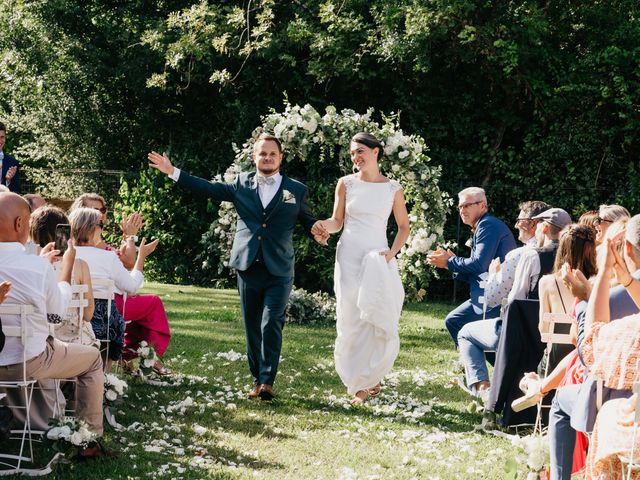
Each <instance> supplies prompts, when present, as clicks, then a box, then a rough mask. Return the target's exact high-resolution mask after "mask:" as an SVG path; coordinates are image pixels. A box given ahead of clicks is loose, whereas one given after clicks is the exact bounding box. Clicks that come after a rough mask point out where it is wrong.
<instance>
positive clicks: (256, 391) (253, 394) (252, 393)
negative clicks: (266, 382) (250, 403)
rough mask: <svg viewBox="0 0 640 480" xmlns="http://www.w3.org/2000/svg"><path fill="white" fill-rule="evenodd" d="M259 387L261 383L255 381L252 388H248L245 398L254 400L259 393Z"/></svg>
mask: <svg viewBox="0 0 640 480" xmlns="http://www.w3.org/2000/svg"><path fill="white" fill-rule="evenodd" d="M260 387H262V385H260V384H259V383H256V384H255V385H254V386H253V388H252V389H251V390H249V393H247V398H248V399H249V400H255V399H256V398H258V396H259V395H260Z"/></svg>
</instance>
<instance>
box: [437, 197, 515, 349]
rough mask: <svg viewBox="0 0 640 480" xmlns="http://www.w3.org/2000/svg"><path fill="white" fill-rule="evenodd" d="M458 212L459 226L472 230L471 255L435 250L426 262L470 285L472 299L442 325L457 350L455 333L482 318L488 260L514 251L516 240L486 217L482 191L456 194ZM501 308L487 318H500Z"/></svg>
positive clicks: (486, 208)
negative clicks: (458, 254)
mask: <svg viewBox="0 0 640 480" xmlns="http://www.w3.org/2000/svg"><path fill="white" fill-rule="evenodd" d="M458 198H459V200H460V201H459V203H458V210H459V211H460V218H461V219H462V223H464V224H465V225H469V226H470V227H471V228H472V230H473V237H472V239H471V256H470V257H469V258H463V257H458V256H457V255H454V253H453V252H451V251H445V250H436V251H435V252H433V253H432V254H430V255H429V256H428V257H427V262H428V263H429V264H430V265H433V266H435V267H438V268H445V269H448V270H449V271H450V272H452V273H453V278H455V279H456V280H462V281H465V282H468V283H469V286H470V290H471V298H470V299H469V300H467V301H466V302H464V303H463V304H462V305H459V306H458V307H457V308H455V309H454V310H453V311H451V312H450V313H449V315H447V317H446V318H445V326H446V327H447V330H449V334H450V335H451V338H453V341H454V343H455V344H456V347H457V346H458V332H459V331H460V329H461V328H462V327H463V326H465V325H466V324H467V323H469V322H474V321H476V320H482V318H483V310H484V306H483V301H484V299H483V294H484V280H485V279H486V276H487V272H488V271H489V264H490V263H491V261H492V260H493V259H494V258H496V257H499V258H500V262H504V257H505V255H506V254H507V253H509V252H510V251H511V250H513V249H514V248H516V240H515V238H513V234H512V233H511V230H509V227H507V226H506V225H505V224H504V222H502V221H500V220H498V219H497V218H496V217H494V216H493V215H491V214H489V213H488V211H489V208H488V205H487V197H486V194H485V192H484V190H483V189H482V188H479V187H469V188H465V189H464V190H462V191H461V192H460V193H458ZM499 312H500V305H498V306H496V307H494V308H491V309H489V310H487V312H486V313H485V315H486V318H493V317H497V316H499Z"/></svg>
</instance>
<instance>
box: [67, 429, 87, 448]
mask: <svg viewBox="0 0 640 480" xmlns="http://www.w3.org/2000/svg"><path fill="white" fill-rule="evenodd" d="M69 441H70V442H71V443H73V444H74V445H82V444H83V442H84V438H82V434H81V433H80V432H74V433H73V435H71V438H70V439H69Z"/></svg>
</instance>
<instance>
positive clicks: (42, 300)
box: [0, 193, 106, 456]
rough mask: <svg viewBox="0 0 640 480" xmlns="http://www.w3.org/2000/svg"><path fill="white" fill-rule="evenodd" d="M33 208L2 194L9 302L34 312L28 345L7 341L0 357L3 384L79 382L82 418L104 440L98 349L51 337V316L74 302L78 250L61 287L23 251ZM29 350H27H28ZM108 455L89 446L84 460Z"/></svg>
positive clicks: (67, 259)
mask: <svg viewBox="0 0 640 480" xmlns="http://www.w3.org/2000/svg"><path fill="white" fill-rule="evenodd" d="M29 216H30V210H29V204H28V203H27V201H26V200H25V199H23V198H22V197H20V196H19V195H16V194H14V193H0V264H1V265H2V272H1V273H0V276H2V279H3V280H4V281H9V282H11V285H12V287H11V290H10V292H9V296H8V298H7V302H8V303H21V304H30V305H33V306H34V307H35V312H34V313H33V314H31V315H29V316H28V317H27V322H28V323H29V325H28V327H29V329H30V331H31V337H30V339H29V343H28V344H27V345H26V346H25V347H23V345H22V342H21V339H20V338H17V337H8V338H6V340H5V346H4V349H3V350H2V351H1V352H0V366H2V368H0V380H9V381H13V380H19V379H22V377H23V363H22V362H23V358H25V357H26V358H27V359H29V361H28V362H27V363H26V375H27V377H29V378H33V379H35V380H43V379H49V378H71V377H78V382H77V384H76V399H77V412H78V416H79V417H80V418H82V419H83V420H84V421H86V422H87V425H88V428H89V430H91V431H92V432H94V433H96V434H98V435H102V415H103V413H102V397H103V388H104V377H103V373H102V361H101V359H100V354H99V352H98V351H97V350H96V349H95V348H91V347H86V346H84V345H76V344H66V343H63V342H60V341H59V340H57V339H54V338H52V337H51V336H49V325H48V323H47V314H57V315H64V313H65V311H66V309H67V305H68V304H69V300H70V298H71V287H70V285H69V282H70V280H71V271H72V269H73V263H74V260H75V249H74V248H73V244H72V243H71V242H70V244H69V248H68V249H67V251H66V252H65V254H64V255H63V257H62V265H61V268H60V275H59V280H60V281H59V282H58V279H56V275H55V273H54V271H53V268H52V267H51V265H50V264H49V263H48V262H47V261H46V260H44V259H43V258H40V257H38V256H35V255H28V254H27V253H25V251H24V247H23V245H24V243H25V242H26V241H27V238H28V235H29ZM2 322H3V325H12V326H19V325H20V316H17V315H5V316H3V318H2ZM25 349H26V351H24V350H25ZM105 453H106V452H105V451H104V449H102V448H101V447H100V446H99V445H90V447H88V448H87V449H86V450H85V451H84V452H83V453H82V455H83V456H100V455H104V454H105Z"/></svg>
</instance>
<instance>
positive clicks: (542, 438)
mask: <svg viewBox="0 0 640 480" xmlns="http://www.w3.org/2000/svg"><path fill="white" fill-rule="evenodd" d="M511 443H512V444H513V446H514V447H515V457H510V458H508V459H507V461H506V464H505V467H504V469H505V472H506V475H505V478H507V479H516V478H521V477H520V476H518V474H519V473H520V471H519V467H521V466H523V465H524V466H525V467H526V470H525V471H524V474H526V476H525V477H523V478H526V480H547V479H548V478H549V475H548V467H549V464H550V453H549V437H548V436H547V435H528V436H526V437H516V438H514V439H513V440H512V441H511Z"/></svg>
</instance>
